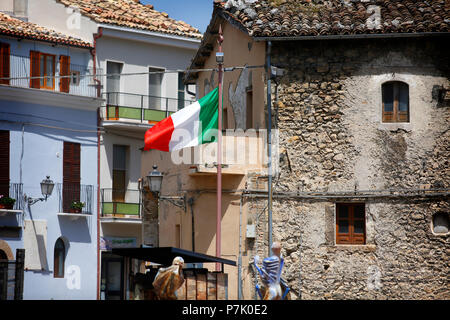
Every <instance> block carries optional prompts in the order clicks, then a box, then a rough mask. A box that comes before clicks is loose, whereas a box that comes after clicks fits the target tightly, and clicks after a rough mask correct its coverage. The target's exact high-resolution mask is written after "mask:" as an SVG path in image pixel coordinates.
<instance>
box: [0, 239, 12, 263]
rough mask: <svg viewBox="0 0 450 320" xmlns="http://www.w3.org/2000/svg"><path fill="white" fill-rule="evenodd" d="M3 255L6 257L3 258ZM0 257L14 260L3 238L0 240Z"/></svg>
mask: <svg viewBox="0 0 450 320" xmlns="http://www.w3.org/2000/svg"><path fill="white" fill-rule="evenodd" d="M3 256H6V258H3ZM1 259H5V260H14V255H13V253H12V251H11V248H10V247H9V245H8V243H7V242H6V241H5V240H0V260H1Z"/></svg>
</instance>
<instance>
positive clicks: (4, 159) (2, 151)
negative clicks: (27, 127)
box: [0, 130, 10, 197]
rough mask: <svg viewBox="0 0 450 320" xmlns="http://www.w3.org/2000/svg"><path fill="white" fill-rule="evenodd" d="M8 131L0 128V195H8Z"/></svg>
mask: <svg viewBox="0 0 450 320" xmlns="http://www.w3.org/2000/svg"><path fill="white" fill-rule="evenodd" d="M9 143H10V142H9V131H7V130H0V195H3V196H5V197H7V196H9Z"/></svg>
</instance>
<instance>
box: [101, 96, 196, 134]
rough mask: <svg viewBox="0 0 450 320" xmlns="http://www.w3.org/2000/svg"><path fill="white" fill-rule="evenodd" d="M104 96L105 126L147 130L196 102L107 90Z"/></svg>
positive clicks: (103, 115) (103, 114) (103, 116)
mask: <svg viewBox="0 0 450 320" xmlns="http://www.w3.org/2000/svg"><path fill="white" fill-rule="evenodd" d="M103 98H104V99H105V101H106V106H104V107H103V108H102V115H101V116H102V119H103V125H104V126H105V127H106V126H110V127H115V128H117V129H120V128H124V129H136V130H137V131H145V130H147V129H148V128H150V127H151V126H152V125H154V124H155V123H157V122H158V121H161V120H163V119H164V118H167V117H168V116H170V115H171V114H172V113H174V112H176V111H178V110H179V109H182V108H184V107H186V106H188V105H190V104H192V103H194V102H195V101H194V100H179V99H176V98H168V97H158V96H151V95H140V94H133V93H123V92H107V93H104V94H103Z"/></svg>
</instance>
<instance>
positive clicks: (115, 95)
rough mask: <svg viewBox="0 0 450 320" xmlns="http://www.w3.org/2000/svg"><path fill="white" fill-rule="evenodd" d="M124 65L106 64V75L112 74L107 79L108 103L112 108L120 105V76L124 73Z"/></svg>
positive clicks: (109, 62)
mask: <svg viewBox="0 0 450 320" xmlns="http://www.w3.org/2000/svg"><path fill="white" fill-rule="evenodd" d="M122 66H123V64H122V63H118V62H111V61H108V62H106V73H107V74H108V75H109V74H112V75H111V76H107V78H106V94H107V97H106V98H107V100H108V101H107V103H108V104H109V105H112V106H118V105H120V74H121V73H122Z"/></svg>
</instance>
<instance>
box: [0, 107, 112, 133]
mask: <svg viewBox="0 0 450 320" xmlns="http://www.w3.org/2000/svg"><path fill="white" fill-rule="evenodd" d="M0 113H4V114H10V115H14V116H28V117H33V118H40V119H44V120H50V121H55V122H64V123H67V124H72V125H76V126H83V127H89V128H95V129H103V127H98V126H94V125H88V124H84V123H81V122H71V121H65V120H59V119H52V118H46V117H42V116H37V115H34V114H29V113H15V112H7V111H0Z"/></svg>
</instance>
